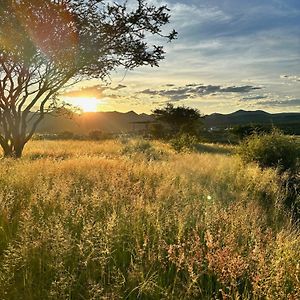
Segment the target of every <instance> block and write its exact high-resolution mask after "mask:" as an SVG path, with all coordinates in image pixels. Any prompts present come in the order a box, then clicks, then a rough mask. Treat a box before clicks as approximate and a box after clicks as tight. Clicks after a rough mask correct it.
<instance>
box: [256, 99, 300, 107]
mask: <svg viewBox="0 0 300 300" xmlns="http://www.w3.org/2000/svg"><path fill="white" fill-rule="evenodd" d="M257 105H261V106H273V107H300V99H288V100H270V101H264V102H260V103H257Z"/></svg>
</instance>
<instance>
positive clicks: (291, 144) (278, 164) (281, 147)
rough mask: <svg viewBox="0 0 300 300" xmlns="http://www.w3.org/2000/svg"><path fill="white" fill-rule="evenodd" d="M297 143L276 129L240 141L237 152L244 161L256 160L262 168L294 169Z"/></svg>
mask: <svg viewBox="0 0 300 300" xmlns="http://www.w3.org/2000/svg"><path fill="white" fill-rule="evenodd" d="M299 150H300V147H299V143H297V140H296V139H295V138H293V137H290V136H286V135H284V134H282V133H281V132H280V131H278V130H273V131H272V132H271V133H270V134H261V135H257V134H256V135H252V136H250V137H249V138H247V139H246V140H245V141H244V142H242V143H241V145H240V147H239V150H238V153H239V154H240V156H241V158H242V159H243V161H245V162H256V163H258V165H259V166H260V167H262V168H266V167H271V168H277V169H278V170H279V171H281V172H283V171H292V172H293V171H295V170H296V168H297V163H298V159H299Z"/></svg>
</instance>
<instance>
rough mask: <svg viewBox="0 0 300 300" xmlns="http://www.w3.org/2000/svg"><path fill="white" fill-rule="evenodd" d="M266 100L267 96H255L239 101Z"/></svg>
mask: <svg viewBox="0 0 300 300" xmlns="http://www.w3.org/2000/svg"><path fill="white" fill-rule="evenodd" d="M266 98H267V96H260V95H257V96H250V97H244V98H242V99H241V101H251V100H260V99H266Z"/></svg>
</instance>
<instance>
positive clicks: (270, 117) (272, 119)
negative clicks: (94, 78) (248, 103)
mask: <svg viewBox="0 0 300 300" xmlns="http://www.w3.org/2000/svg"><path fill="white" fill-rule="evenodd" d="M152 121H154V118H153V117H152V116H151V115H147V114H145V113H142V114H137V113H135V112H134V111H130V112H127V113H120V112H116V111H114V112H94V113H84V114H82V115H74V117H73V118H71V119H70V118H67V117H65V116H60V117H54V116H50V115H49V116H47V117H46V118H45V120H44V121H43V122H42V123H41V125H40V127H39V129H38V133H60V132H65V131H70V132H73V133H76V134H88V133H89V132H91V131H94V130H99V131H102V132H107V133H120V132H131V131H133V130H134V126H135V125H134V123H135V124H136V123H143V122H152ZM246 124H270V125H271V124H273V125H275V126H276V125H278V127H283V128H289V129H290V130H291V131H292V132H293V133H295V134H300V132H298V131H299V130H300V113H277V114H270V113H267V112H265V111H261V110H257V111H244V110H239V111H236V112H234V113H231V114H220V113H214V114H211V115H207V116H205V118H204V126H205V127H206V128H211V127H218V128H227V127H232V126H235V125H246Z"/></svg>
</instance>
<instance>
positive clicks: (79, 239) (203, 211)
mask: <svg viewBox="0 0 300 300" xmlns="http://www.w3.org/2000/svg"><path fill="white" fill-rule="evenodd" d="M221 152H222V151H221ZM279 180H280V178H278V175H277V174H276V173H275V171H273V170H265V171H262V170H260V169H259V168H258V167H257V166H255V165H249V166H245V165H243V164H242V163H241V162H240V160H239V159H238V158H237V157H235V156H229V155H228V153H222V154H220V153H219V151H216V152H214V153H191V154H187V153H186V154H177V153H175V152H174V151H173V150H171V149H170V148H169V146H168V145H165V144H162V143H160V142H147V141H140V140H135V141H131V140H116V141H113V140H112V141H103V142H102V141H101V142H77V141H51V142H50V141H34V142H31V143H30V144H29V145H28V147H27V148H26V150H25V155H24V158H23V159H21V160H19V161H12V160H3V161H1V162H0V299H298V298H299V296H300V283H299V278H300V268H299V261H300V251H299V249H300V237H299V232H298V231H297V230H296V229H295V228H294V227H293V225H292V224H291V222H290V218H289V216H288V214H287V213H285V212H284V209H283V207H282V204H281V202H282V199H283V197H284V191H283V190H281V188H280V185H279V184H278V182H279Z"/></svg>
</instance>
